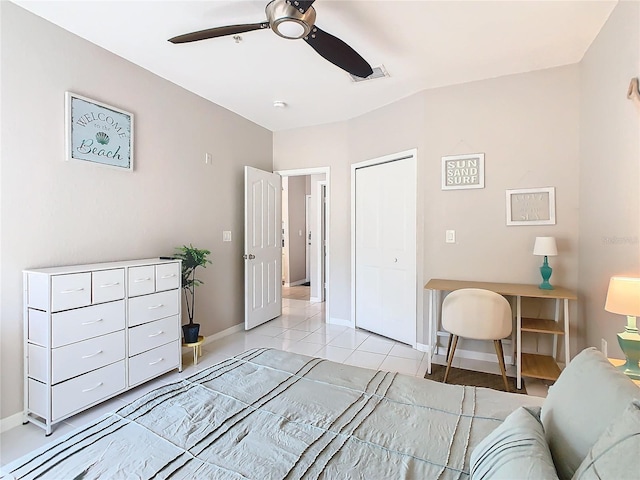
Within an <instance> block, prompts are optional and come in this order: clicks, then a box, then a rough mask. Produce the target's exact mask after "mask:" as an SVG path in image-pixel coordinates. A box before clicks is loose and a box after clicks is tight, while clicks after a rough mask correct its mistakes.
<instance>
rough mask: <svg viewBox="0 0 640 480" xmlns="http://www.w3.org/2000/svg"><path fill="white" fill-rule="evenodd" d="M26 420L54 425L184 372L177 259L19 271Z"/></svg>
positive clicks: (45, 427)
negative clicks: (165, 376)
mask: <svg viewBox="0 0 640 480" xmlns="http://www.w3.org/2000/svg"><path fill="white" fill-rule="evenodd" d="M23 277H24V332H25V335H24V352H25V386H24V388H25V392H24V403H25V408H24V421H25V423H26V422H28V421H29V422H33V423H35V424H37V425H39V426H41V427H42V428H44V429H45V430H46V434H47V435H49V434H50V433H51V430H52V425H53V424H55V423H57V422H60V421H61V420H64V419H65V418H67V417H70V416H71V415H74V414H76V413H78V412H80V411H82V410H85V409H87V408H89V407H91V406H93V405H95V404H97V403H100V402H102V401H104V400H106V399H108V398H110V397H113V396H114V395H117V394H119V393H122V392H124V391H126V390H128V389H130V388H133V387H135V386H136V385H139V384H141V383H143V382H145V381H147V380H150V379H152V378H154V377H157V376H158V375H161V374H163V373H166V372H168V371H170V370H173V369H178V370H180V371H181V370H182V355H181V340H180V324H181V317H180V311H181V301H180V298H181V297H180V292H181V289H180V279H181V267H180V261H179V260H159V259H157V258H152V259H146V260H132V261H124V262H110V263H99V264H91V265H76V266H66V267H54V268H42V269H33V270H25V271H24V272H23Z"/></svg>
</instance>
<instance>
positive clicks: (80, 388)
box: [51, 360, 126, 422]
mask: <svg viewBox="0 0 640 480" xmlns="http://www.w3.org/2000/svg"><path fill="white" fill-rule="evenodd" d="M125 380H126V379H125V365H124V360H123V361H120V362H117V363H112V364H111V365H107V366H106V367H102V368H100V369H98V370H94V371H92V372H89V373H85V374H84V375H81V376H79V377H76V378H72V379H71V380H67V381H66V382H62V383H59V384H58V385H55V386H54V387H53V388H52V389H51V400H52V405H51V413H52V421H54V422H55V421H56V420H59V419H61V418H63V417H66V416H68V415H69V414H71V413H74V412H76V411H78V410H81V409H83V408H84V407H86V406H88V405H91V404H92V403H95V402H97V401H99V400H102V399H105V398H107V397H110V396H112V395H114V394H116V393H118V392H120V391H122V390H124V389H125V385H126V381H125Z"/></svg>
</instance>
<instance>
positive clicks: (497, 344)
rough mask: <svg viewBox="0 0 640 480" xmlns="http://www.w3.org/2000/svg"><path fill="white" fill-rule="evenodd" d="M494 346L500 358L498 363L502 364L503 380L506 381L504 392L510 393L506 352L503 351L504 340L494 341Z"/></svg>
mask: <svg viewBox="0 0 640 480" xmlns="http://www.w3.org/2000/svg"><path fill="white" fill-rule="evenodd" d="M493 344H494V345H495V347H496V355H497V356H498V363H499V364H500V371H501V372H502V379H503V380H504V391H505V392H508V391H509V382H508V381H507V371H506V369H505V368H504V351H503V350H502V340H494V341H493Z"/></svg>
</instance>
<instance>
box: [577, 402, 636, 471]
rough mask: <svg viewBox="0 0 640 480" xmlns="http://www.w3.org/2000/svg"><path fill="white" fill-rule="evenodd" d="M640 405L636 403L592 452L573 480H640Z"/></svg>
mask: <svg viewBox="0 0 640 480" xmlns="http://www.w3.org/2000/svg"><path fill="white" fill-rule="evenodd" d="M639 456H640V402H639V401H634V402H631V404H630V405H629V406H628V407H627V408H626V409H625V411H624V412H623V413H622V415H620V416H619V417H618V418H617V419H616V420H614V421H613V423H611V425H609V427H608V428H607V429H606V430H605V431H604V433H603V434H602V435H600V438H599V439H598V441H597V442H596V443H595V445H594V446H593V447H592V448H591V450H590V451H589V453H588V454H587V456H586V457H585V459H584V460H583V461H582V463H581V464H580V467H579V468H578V470H577V471H576V473H575V475H574V476H573V480H599V479H601V478H615V479H616V480H624V479H633V480H637V479H638V478H640V465H639V464H638V462H639V461H640V459H639Z"/></svg>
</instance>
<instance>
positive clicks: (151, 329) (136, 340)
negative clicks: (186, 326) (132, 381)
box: [129, 315, 180, 356]
mask: <svg viewBox="0 0 640 480" xmlns="http://www.w3.org/2000/svg"><path fill="white" fill-rule="evenodd" d="M179 324H180V322H179V321H178V316H177V315H174V316H172V317H167V318H163V319H161V320H155V321H153V322H149V323H145V324H142V325H138V326H137V327H133V328H130V329H129V355H130V356H132V355H137V354H138V353H142V352H145V351H147V350H151V349H152V348H155V347H159V346H160V345H164V344H165V343H167V342H170V341H172V340H177V339H178V338H179Z"/></svg>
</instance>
